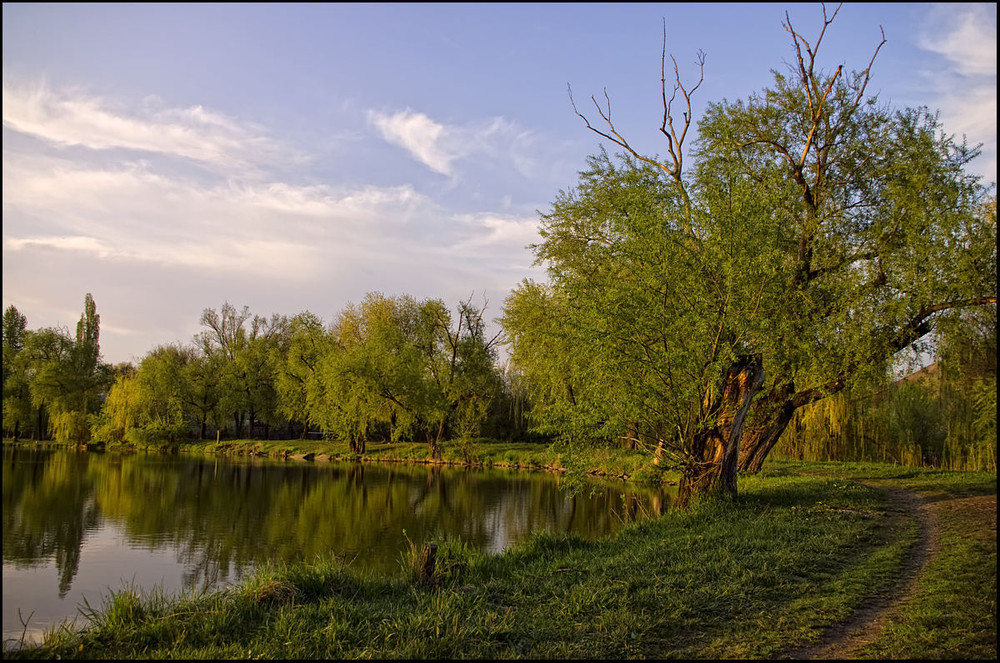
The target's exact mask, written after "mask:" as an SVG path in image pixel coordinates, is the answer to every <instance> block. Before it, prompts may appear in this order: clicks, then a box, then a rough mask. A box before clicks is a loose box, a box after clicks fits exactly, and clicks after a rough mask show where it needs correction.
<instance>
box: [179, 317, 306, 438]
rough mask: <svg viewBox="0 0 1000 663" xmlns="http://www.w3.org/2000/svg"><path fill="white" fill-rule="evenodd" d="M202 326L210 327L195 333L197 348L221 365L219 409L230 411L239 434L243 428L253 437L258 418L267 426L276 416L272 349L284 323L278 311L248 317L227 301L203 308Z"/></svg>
mask: <svg viewBox="0 0 1000 663" xmlns="http://www.w3.org/2000/svg"><path fill="white" fill-rule="evenodd" d="M201 324H202V325H203V326H206V327H208V330H207V331H204V332H202V333H201V334H199V336H198V337H197V340H198V343H199V346H200V347H201V349H202V351H203V352H204V353H205V355H206V356H209V357H214V358H216V359H217V360H218V361H219V364H220V368H221V371H220V389H219V399H220V407H221V408H223V409H224V410H226V411H229V412H231V413H232V416H233V422H234V424H235V427H236V431H237V434H242V432H243V431H244V430H245V429H246V430H247V434H248V435H249V436H250V437H253V435H254V429H255V426H256V424H257V422H258V420H260V421H261V422H262V423H264V424H265V425H269V424H270V422H272V421H274V420H275V419H276V417H277V402H276V398H275V392H274V375H275V371H276V365H275V358H274V355H273V352H272V350H273V348H274V346H275V344H277V343H279V342H280V340H281V338H282V336H283V335H284V334H285V332H286V329H287V326H288V321H287V319H286V318H285V317H283V316H278V315H273V316H272V317H271V318H270V319H267V318H263V317H261V316H257V315H251V313H250V308H249V307H247V306H244V307H243V308H242V309H239V310H237V309H236V307H234V306H232V305H231V304H229V303H228V302H226V303H225V304H223V306H222V308H221V310H220V311H218V312H217V311H216V310H215V309H205V311H204V312H203V313H202V316H201ZM246 424H248V426H247V425H246Z"/></svg>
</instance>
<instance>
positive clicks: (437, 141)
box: [368, 109, 461, 175]
mask: <svg viewBox="0 0 1000 663" xmlns="http://www.w3.org/2000/svg"><path fill="white" fill-rule="evenodd" d="M368 117H369V120H370V121H371V123H372V124H373V125H375V128H376V129H378V130H379V133H380V134H381V135H382V138H384V139H385V140H387V141H388V142H390V143H392V144H393V145H397V146H399V147H402V148H403V149H405V150H406V151H407V152H409V153H410V154H411V155H413V157H414V158H415V159H417V161H420V162H421V163H423V164H424V165H426V166H427V167H428V168H430V169H431V170H433V171H434V172H437V173H441V174H442V175H451V174H452V170H451V164H452V162H453V161H454V160H455V159H457V158H458V157H459V156H461V155H460V154H459V153H457V152H455V151H454V148H455V146H454V145H451V146H449V145H447V144H446V143H448V142H451V141H446V140H445V138H446V129H445V127H444V125H442V124H438V123H437V122H435V121H434V120H432V119H430V118H429V117H427V116H426V115H424V114H423V113H415V112H413V111H411V110H409V109H407V110H404V111H399V112H398V113H393V114H391V115H387V114H384V113H380V112H378V111H371V112H370V113H369V116H368Z"/></svg>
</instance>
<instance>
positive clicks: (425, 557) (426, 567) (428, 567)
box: [420, 543, 438, 585]
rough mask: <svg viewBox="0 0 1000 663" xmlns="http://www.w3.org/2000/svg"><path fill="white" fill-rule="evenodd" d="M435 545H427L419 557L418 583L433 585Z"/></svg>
mask: <svg viewBox="0 0 1000 663" xmlns="http://www.w3.org/2000/svg"><path fill="white" fill-rule="evenodd" d="M437 549H438V547H437V544H434V543H428V544H427V545H426V546H424V550H423V552H422V553H421V555H420V581H421V582H423V583H426V584H428V585H430V584H433V583H434V562H435V557H437Z"/></svg>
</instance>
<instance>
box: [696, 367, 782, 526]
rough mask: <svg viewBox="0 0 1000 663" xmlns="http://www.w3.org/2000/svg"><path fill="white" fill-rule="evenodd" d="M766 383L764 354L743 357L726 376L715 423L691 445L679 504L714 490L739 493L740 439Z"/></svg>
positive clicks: (713, 408) (715, 409) (714, 407)
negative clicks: (748, 415) (763, 364)
mask: <svg viewBox="0 0 1000 663" xmlns="http://www.w3.org/2000/svg"><path fill="white" fill-rule="evenodd" d="M763 384H764V368H763V366H762V363H761V357H760V355H747V356H743V357H740V358H739V359H738V360H737V361H736V362H734V363H733V365H732V366H730V367H729V369H728V370H727V371H726V374H725V376H724V377H723V386H722V390H721V392H722V393H721V395H720V396H718V397H717V398H716V400H715V402H714V403H713V404H712V406H711V407H710V409H709V412H710V413H711V415H712V416H713V417H714V419H715V425H714V426H712V427H711V428H705V429H702V430H699V431H697V432H696V433H695V434H694V436H693V437H692V439H691V441H690V443H689V446H688V448H687V456H688V459H687V461H686V463H685V465H684V468H683V475H682V477H681V482H680V488H679V490H678V495H677V506H679V507H681V508H684V507H687V506H688V505H689V504H690V503H691V502H692V500H693V499H695V498H697V497H700V496H703V495H708V494H712V493H721V494H725V495H735V494H736V473H737V465H738V460H739V451H740V441H741V439H742V437H743V428H744V424H745V423H746V418H747V412H748V411H749V409H750V401H751V400H753V397H754V395H755V394H756V393H757V392H758V391H759V390H760V388H761V386H762V385H763Z"/></svg>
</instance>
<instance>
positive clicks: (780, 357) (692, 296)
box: [504, 13, 996, 471]
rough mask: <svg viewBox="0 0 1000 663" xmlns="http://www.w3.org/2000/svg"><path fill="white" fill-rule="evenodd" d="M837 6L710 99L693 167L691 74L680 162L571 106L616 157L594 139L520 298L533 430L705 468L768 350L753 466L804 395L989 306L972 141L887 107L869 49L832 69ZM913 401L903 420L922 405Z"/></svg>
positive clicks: (752, 429) (834, 387) (747, 437)
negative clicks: (731, 395)
mask: <svg viewBox="0 0 1000 663" xmlns="http://www.w3.org/2000/svg"><path fill="white" fill-rule="evenodd" d="M824 21H825V23H824V26H823V30H822V32H821V36H820V37H819V39H816V40H815V41H814V42H812V44H811V45H810V44H809V43H807V42H806V41H805V39H804V38H802V37H801V36H800V35H799V33H798V32H796V31H794V30H792V29H791V27H790V26H786V28H787V29H788V31H789V33H790V34H791V35H792V40H793V46H794V48H795V49H796V53H797V54H798V56H799V58H798V59H797V61H796V62H795V63H794V64H792V65H791V66H790V67H789V72H788V73H787V74H782V73H778V72H775V74H774V82H773V84H772V85H771V86H769V87H768V88H766V89H764V90H762V91H760V92H758V93H755V94H752V95H750V96H749V97H748V98H747V99H745V100H737V101H732V102H731V101H722V102H718V103H710V104H709V106H708V109H707V111H706V112H705V114H704V116H703V117H702V118H701V120H700V121H699V122H698V124H697V132H698V135H697V142H696V144H695V147H694V149H693V150H692V151H691V154H690V156H691V158H692V160H693V163H692V166H691V167H690V170H688V171H684V170H682V163H683V156H684V155H683V149H684V146H683V144H682V143H683V141H684V136H685V135H686V134H687V132H688V129H690V128H691V125H692V118H691V117H690V116H689V115H688V114H685V115H684V118H685V121H684V123H683V124H682V125H681V124H675V121H674V119H673V116H672V114H671V112H670V104H672V103H673V101H674V100H677V101H680V102H681V103H683V102H684V101H687V102H690V99H691V94H692V93H693V92H694V90H695V89H696V88H697V86H695V87H694V88H687V87H685V86H684V85H683V84H682V83H681V80H680V73H679V72H677V74H678V76H677V83H676V86H675V89H674V97H670V98H669V99H668V95H667V94H666V91H664V92H665V94H664V106H665V107H664V114H663V126H662V131H663V134H664V135H665V136H666V138H667V149H668V156H667V157H666V158H663V159H661V158H659V157H656V158H651V157H647V156H644V155H642V154H639V153H638V152H637V151H636V150H635V149H633V148H632V146H631V145H630V144H629V143H628V141H627V140H626V139H625V138H624V137H622V135H621V134H620V133H619V132H618V131H617V130H616V128H615V126H614V124H613V122H612V120H611V115H610V108H609V109H608V110H607V111H605V110H604V109H601V108H600V107H599V110H600V112H601V116H602V118H603V119H604V121H605V122H606V124H607V130H606V131H601V130H598V129H596V128H594V127H593V126H591V124H590V122H589V121H587V120H586V117H585V116H583V115H582V114H580V113H579V111H577V114H578V115H580V116H581V117H583V119H584V120H585V122H586V126H587V127H588V128H589V129H591V130H593V131H595V132H596V133H598V134H600V135H601V136H602V137H603V138H604V139H606V140H609V141H610V142H612V143H614V144H615V145H617V146H618V147H620V148H621V149H622V150H623V152H622V154H621V155H619V157H617V159H615V160H612V159H611V158H609V157H608V155H607V154H606V153H605V152H604V151H603V150H602V152H601V153H600V154H599V155H598V156H595V157H591V158H590V159H589V160H588V169H587V170H585V171H584V172H582V173H580V178H579V182H578V184H577V186H576V187H575V188H574V189H572V190H570V191H569V192H560V194H559V196H558V197H557V199H556V200H555V202H554V203H553V206H552V209H551V211H550V212H548V213H546V214H544V215H543V216H542V224H541V236H542V241H541V242H540V243H539V244H538V245H536V246H534V247H533V248H534V251H535V254H536V256H537V258H538V261H539V262H540V263H542V264H545V265H546V267H547V268H548V275H549V280H548V282H547V283H544V284H539V283H534V282H530V281H527V282H525V283H523V284H522V285H521V286H520V287H519V288H517V289H516V290H515V291H514V293H512V294H511V296H510V297H509V298H508V300H507V303H506V308H505V312H504V326H505V329H506V331H507V334H508V338H509V339H510V343H511V360H512V363H513V365H514V368H515V370H516V371H517V372H518V373H519V374H520V375H523V376H524V379H525V382H526V384H527V387H528V389H529V393H530V394H531V396H532V399H533V403H532V425H533V426H534V429H535V430H536V431H538V432H542V433H546V434H553V435H559V436H560V437H562V438H563V439H568V440H569V439H573V440H591V441H601V442H604V443H615V442H617V443H626V444H632V445H636V446H638V447H640V448H645V449H646V450H648V451H650V452H655V453H656V454H657V456H658V457H660V456H664V455H665V456H667V457H669V458H670V460H672V461H673V462H674V463H678V462H680V463H681V464H683V465H684V466H686V467H692V468H693V467H695V466H696V465H698V466H700V465H703V464H704V463H703V462H702V461H703V460H706V459H699V458H698V457H697V455H698V453H699V451H698V450H699V449H701V446H700V445H701V444H702V442H701V441H703V440H705V439H712V436H713V435H717V432H718V431H719V430H722V429H723V428H724V426H723V424H722V423H719V421H716V419H715V418H714V417H715V414H716V412H717V410H716V409H714V408H713V406H712V404H713V403H714V402H717V399H718V397H719V394H720V393H722V390H723V388H724V378H720V376H723V375H724V374H725V373H724V372H725V370H726V369H727V368H728V367H730V366H734V365H735V364H734V362H735V361H736V360H737V358H738V357H741V356H757V357H760V358H761V359H762V361H763V365H764V375H765V377H766V382H765V384H764V386H763V389H762V391H761V393H760V394H759V395H758V396H757V397H756V398H755V400H754V401H753V404H752V406H751V409H750V414H749V417H748V419H747V424H746V429H745V430H740V431H738V432H736V433H734V435H735V436H736V439H735V442H736V443H737V444H740V445H741V447H740V464H741V466H742V467H743V468H744V469H750V470H751V471H756V470H757V469H759V466H760V465H759V463H762V462H763V459H764V458H766V456H767V454H768V452H769V451H770V449H771V447H772V445H773V444H774V443H775V442H776V441H777V440H778V436H779V435H780V434H781V432H782V431H783V430H784V429H785V427H786V426H787V425H788V422H789V421H790V420H791V413H793V412H794V411H795V410H797V409H799V408H802V407H804V406H806V405H809V404H810V403H815V402H817V401H820V400H822V399H824V398H828V397H829V396H830V395H831V394H834V393H837V392H838V391H840V390H842V389H844V387H845V386H846V385H848V384H852V385H854V386H855V387H856V388H857V389H858V390H859V391H863V390H866V389H872V388H874V387H877V386H881V385H883V384H884V381H885V376H886V375H887V372H888V370H889V368H890V366H891V364H892V360H893V357H894V355H895V354H896V353H897V352H898V351H899V350H902V349H904V348H908V347H918V346H919V343H920V339H921V338H922V337H924V336H925V335H926V334H927V333H928V332H929V331H932V330H933V329H934V327H935V325H936V324H937V323H938V322H939V320H940V319H941V316H942V315H944V313H945V312H946V311H949V310H957V309H960V308H963V307H969V306H981V305H987V306H991V307H993V310H994V311H995V297H996V207H995V201H993V200H992V198H991V191H990V188H989V187H988V186H983V185H982V184H981V183H980V182H978V180H977V178H976V177H974V176H972V175H969V174H968V173H966V172H965V171H964V167H965V166H966V165H967V164H968V163H969V162H970V160H972V159H973V158H975V157H976V156H977V155H978V150H977V149H975V148H969V147H968V146H967V145H965V144H964V143H958V142H956V141H955V140H954V139H953V138H952V137H950V136H949V135H948V134H947V133H945V132H944V130H943V127H942V126H941V124H940V122H939V118H938V117H937V115H935V114H934V113H932V112H930V111H929V110H927V109H925V108H918V109H912V108H907V109H902V110H893V109H891V108H888V107H886V106H884V105H881V104H880V103H879V102H878V101H877V99H876V97H874V96H873V95H870V94H869V93H868V91H867V88H868V83H869V80H870V77H871V72H872V63H873V62H874V61H875V58H874V56H873V57H871V58H870V59H869V58H868V57H865V59H864V61H865V62H867V63H868V66H867V67H866V68H865V69H863V70H861V71H855V72H848V71H847V70H846V69H844V68H843V67H842V66H841V67H837V68H836V69H835V70H833V71H827V70H824V69H823V67H822V63H821V62H820V61H819V60H818V53H819V52H820V42H821V41H822V35H823V34H825V32H826V30H827V28H828V27H829V25H830V23H832V22H833V19H832V18H830V19H827V16H826V15H825V13H824ZM880 48H881V45H878V46H877V47H876V49H875V53H876V55H877V53H878V50H879V49H880ZM678 93H679V94H678ZM574 108H575V107H574ZM994 316H995V313H994ZM902 407H904V406H903V404H902V401H899V402H897V410H900V408H902ZM906 407H908V408H909V411H908V413H904V412H902V411H901V410H900V411H898V412H897V413H896V415H894V416H897V419H898V418H899V417H904V418H905V417H909V418H910V419H912V417H913V416H915V414H916V413H917V412H918V411H921V407H922V406H921V405H920V404H918V403H917V402H916V401H914V402H912V403H909V405H907V406H906ZM720 421H721V420H720ZM981 421H982V422H983V423H985V422H986V418H985V417H984V418H983V419H982V420H981ZM741 433H742V436H741ZM921 434H925V435H927V436H929V437H934V436H935V435H937V433H936V432H935V430H934V428H933V427H930V428H928V429H926V430H922V431H921ZM917 443H918V444H919V442H917ZM928 443H929V441H928ZM711 455H712V454H711V453H710V454H709V456H711ZM722 457H723V454H722V453H721V451H720V452H719V453H718V454H716V458H722ZM660 460H663V458H660ZM692 461H698V462H697V463H694V464H692ZM716 462H719V461H716ZM755 463H756V465H755Z"/></svg>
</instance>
